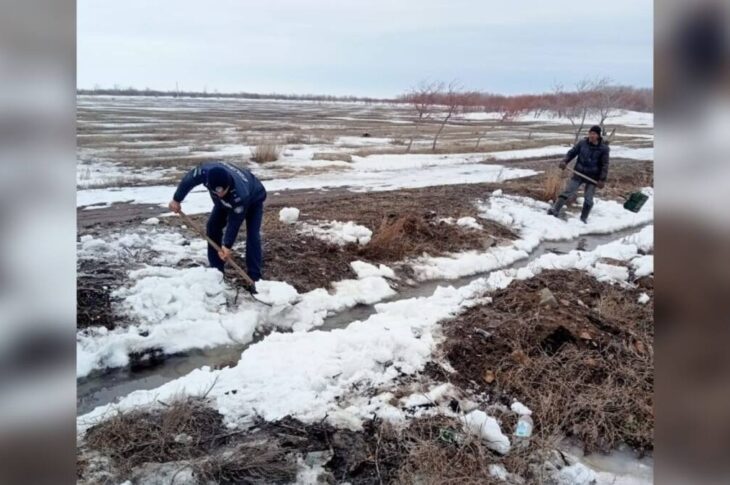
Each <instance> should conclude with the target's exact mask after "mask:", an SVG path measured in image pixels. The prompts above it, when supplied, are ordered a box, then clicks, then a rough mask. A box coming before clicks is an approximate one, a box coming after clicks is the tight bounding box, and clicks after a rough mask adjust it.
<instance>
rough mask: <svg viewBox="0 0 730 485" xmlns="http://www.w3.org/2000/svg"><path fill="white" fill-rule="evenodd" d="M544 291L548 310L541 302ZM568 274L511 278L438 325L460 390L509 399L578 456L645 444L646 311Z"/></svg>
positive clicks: (650, 332)
mask: <svg viewBox="0 0 730 485" xmlns="http://www.w3.org/2000/svg"><path fill="white" fill-rule="evenodd" d="M544 288H548V289H549V290H550V291H551V292H552V294H553V296H554V298H555V300H554V302H553V305H550V304H544V305H541V304H540V300H541V291H542V290H543V289H544ZM643 291H648V292H650V293H651V292H652V290H650V289H637V290H626V289H622V288H619V287H617V286H611V285H609V284H606V283H599V282H598V281H596V280H595V279H594V278H592V277H590V276H588V275H586V274H584V273H581V272H569V271H547V272H544V273H542V274H541V275H539V276H537V277H535V278H532V279H530V280H525V281H515V282H513V283H512V284H511V285H510V286H509V287H507V288H506V289H504V290H501V291H498V292H496V293H495V294H494V295H493V302H492V304H489V305H483V306H479V307H475V308H472V309H470V310H468V311H467V312H465V313H464V314H462V315H461V316H459V317H457V318H456V319H454V320H453V321H451V322H449V323H447V324H445V326H444V327H445V333H446V336H447V340H446V342H445V344H444V345H443V350H444V351H445V354H446V357H447V358H448V360H449V362H450V363H451V365H452V366H453V367H454V368H455V369H456V370H457V371H458V372H457V374H456V375H455V376H454V377H452V379H453V380H455V381H458V382H459V384H461V385H463V386H465V387H470V388H473V389H475V390H478V391H489V393H490V394H491V395H493V396H502V397H503V398H504V400H505V401H508V400H509V399H511V398H513V397H514V398H517V399H519V400H520V401H522V402H523V403H524V404H526V405H527V406H528V407H530V408H531V409H532V410H533V412H534V417H535V423H536V429H538V431H541V432H542V433H543V434H545V433H547V434H550V433H553V432H555V431H559V432H562V433H564V434H566V435H568V436H572V437H575V438H577V439H579V440H580V441H581V442H582V443H583V445H584V447H585V449H586V450H587V451H595V450H600V451H609V450H611V449H613V448H614V447H616V446H617V445H618V444H620V443H622V442H625V443H627V444H629V445H630V446H632V447H633V448H635V449H636V450H638V451H640V452H643V451H646V450H651V449H652V448H653V429H654V411H653V397H652V394H653V388H654V359H653V349H652V344H653V336H654V326H653V308H652V306H651V305H641V304H639V303H637V299H638V296H639V294H640V293H642V292H643Z"/></svg>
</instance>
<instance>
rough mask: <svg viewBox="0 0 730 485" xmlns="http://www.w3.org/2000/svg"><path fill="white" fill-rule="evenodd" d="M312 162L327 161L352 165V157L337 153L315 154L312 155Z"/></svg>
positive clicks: (347, 154)
mask: <svg viewBox="0 0 730 485" xmlns="http://www.w3.org/2000/svg"><path fill="white" fill-rule="evenodd" d="M312 160H328V161H331V162H348V163H352V155H350V154H349V153H338V152H316V153H314V154H313V155H312Z"/></svg>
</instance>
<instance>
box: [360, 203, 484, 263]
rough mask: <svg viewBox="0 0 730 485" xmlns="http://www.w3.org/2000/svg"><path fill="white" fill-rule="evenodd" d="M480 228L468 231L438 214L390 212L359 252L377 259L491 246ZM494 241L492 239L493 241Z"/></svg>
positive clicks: (392, 258) (391, 259)
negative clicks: (444, 219)
mask: <svg viewBox="0 0 730 485" xmlns="http://www.w3.org/2000/svg"><path fill="white" fill-rule="evenodd" d="M486 240H489V239H488V237H487V238H485V235H484V234H483V233H482V232H481V231H474V230H465V229H463V228H461V227H459V226H456V225H453V224H447V223H446V222H439V221H438V220H437V219H436V218H435V213H426V214H424V215H416V214H414V213H409V214H404V215H400V216H398V215H396V214H390V215H388V216H387V217H385V218H384V219H383V221H382V222H381V224H380V227H379V228H378V229H377V230H376V231H375V233H374V235H373V237H372V239H371V240H370V242H369V243H368V244H367V246H366V247H365V248H363V249H362V250H361V251H360V253H361V254H362V255H363V256H364V257H367V258H371V259H374V260H377V261H399V260H402V259H404V258H405V257H407V256H416V255H420V254H422V253H424V252H427V253H429V254H441V253H444V252H447V251H459V250H462V249H464V248H476V247H479V246H480V245H481V246H482V247H486V246H488V244H489V243H488V242H486ZM492 242H493V241H492Z"/></svg>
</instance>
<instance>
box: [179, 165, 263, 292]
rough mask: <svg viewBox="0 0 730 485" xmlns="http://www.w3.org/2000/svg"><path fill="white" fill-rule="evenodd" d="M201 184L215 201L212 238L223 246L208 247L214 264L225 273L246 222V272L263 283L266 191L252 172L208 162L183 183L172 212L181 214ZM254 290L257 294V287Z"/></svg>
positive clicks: (211, 225)
mask: <svg viewBox="0 0 730 485" xmlns="http://www.w3.org/2000/svg"><path fill="white" fill-rule="evenodd" d="M200 184H203V185H204V186H205V187H206V188H207V189H208V192H209V193H210V198H211V199H212V200H213V210H212V211H211V213H210V217H209V218H208V226H207V233H208V237H210V238H211V239H212V240H213V241H215V242H216V243H217V244H218V245H219V246H221V251H220V252H218V251H216V250H215V249H214V248H213V246H211V245H210V244H209V245H208V261H209V262H210V265H211V266H212V267H213V268H217V269H218V270H220V271H221V272H222V271H223V268H224V266H225V261H226V260H227V259H228V258H229V257H230V256H231V249H232V248H233V243H234V242H236V236H238V230H239V229H240V228H241V224H242V223H243V221H244V220H245V221H246V270H247V272H248V275H249V276H250V277H251V279H252V280H254V281H258V280H260V279H261V271H262V267H263V253H262V251H261V223H262V221H263V217H264V200H266V189H264V186H263V185H262V184H261V182H260V181H259V180H258V179H257V178H256V177H255V176H254V175H253V174H252V173H251V172H250V171H248V170H245V169H241V168H238V167H236V166H234V165H231V164H229V163H224V162H213V163H205V164H202V165H200V166H198V167H196V168H194V169H192V170H191V171H190V172H188V173H187V174H186V175H185V176H184V177H183V179H182V180H181V181H180V184H179V185H178V187H177V190H176V191H175V195H173V197H172V200H171V201H170V204H169V207H170V210H171V211H173V212H175V213H178V212H180V204H181V203H182V201H183V200H184V199H185V196H186V195H188V193H189V192H190V191H191V190H192V189H193V187H195V186H197V185H200ZM224 228H225V234H224V232H223V229H224ZM251 290H253V291H255V289H254V288H251Z"/></svg>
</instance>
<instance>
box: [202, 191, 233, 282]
mask: <svg viewBox="0 0 730 485" xmlns="http://www.w3.org/2000/svg"><path fill="white" fill-rule="evenodd" d="M227 220H228V213H227V212H226V210H225V209H223V208H221V207H219V206H217V205H215V206H213V211H212V212H211V213H210V217H209V218H208V225H207V226H206V233H207V234H208V237H209V238H211V239H212V240H213V241H214V242H215V243H216V244H217V245H218V246H220V245H221V243H222V241H223V228H224V227H226V221H227ZM208 262H209V263H210V266H211V268H216V269H217V270H218V271H220V272H223V268H224V267H225V264H226V263H225V261H223V260H222V259H221V258H220V256H218V251H216V250H215V249H214V248H213V246H211V245H210V244H208Z"/></svg>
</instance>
